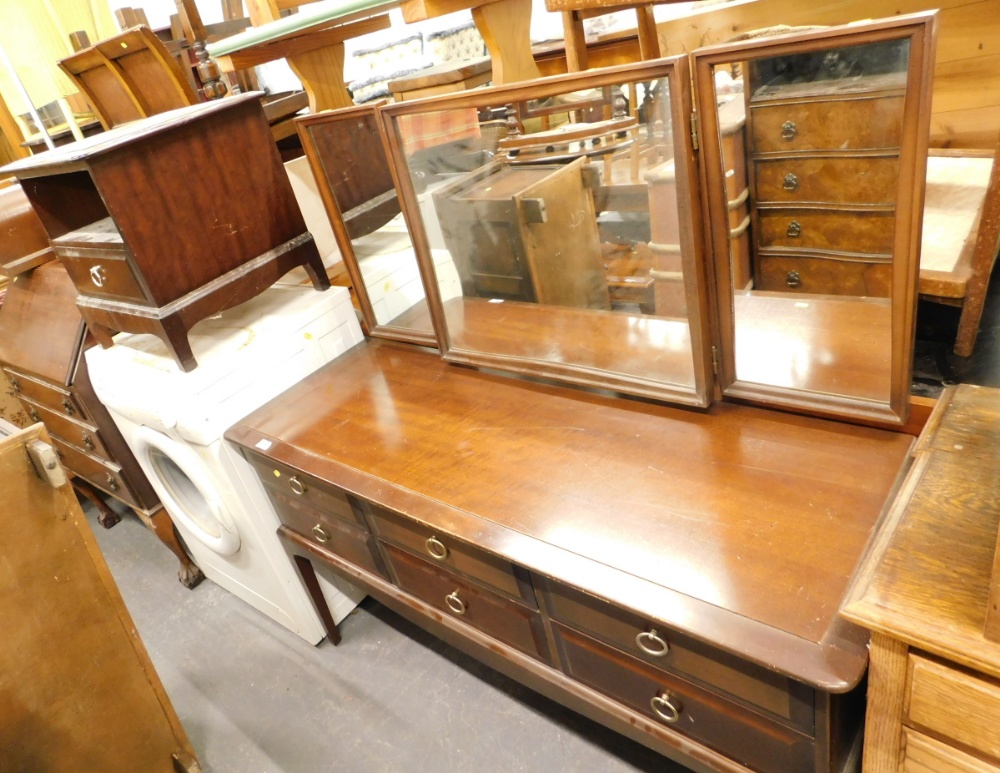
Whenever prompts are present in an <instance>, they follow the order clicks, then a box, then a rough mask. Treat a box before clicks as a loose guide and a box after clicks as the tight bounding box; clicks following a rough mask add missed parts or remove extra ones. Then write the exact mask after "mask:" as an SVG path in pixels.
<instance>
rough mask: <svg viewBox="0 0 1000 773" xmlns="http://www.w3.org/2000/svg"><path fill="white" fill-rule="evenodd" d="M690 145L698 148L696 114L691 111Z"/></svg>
mask: <svg viewBox="0 0 1000 773" xmlns="http://www.w3.org/2000/svg"><path fill="white" fill-rule="evenodd" d="M691 147H692V148H694V149H695V150H698V147H699V146H698V114H697V113H696V112H694V111H693V110H692V111H691Z"/></svg>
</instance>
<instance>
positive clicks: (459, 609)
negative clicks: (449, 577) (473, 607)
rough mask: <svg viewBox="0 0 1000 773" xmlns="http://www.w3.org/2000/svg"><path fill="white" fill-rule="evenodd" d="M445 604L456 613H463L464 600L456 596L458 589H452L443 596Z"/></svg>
mask: <svg viewBox="0 0 1000 773" xmlns="http://www.w3.org/2000/svg"><path fill="white" fill-rule="evenodd" d="M444 603H445V606H447V607H448V609H450V610H451V611H452V612H454V613H455V614H456V615H464V614H465V602H464V601H462V599H460V598H459V597H458V591H453V592H452V593H449V594H448V595H447V596H445V597H444Z"/></svg>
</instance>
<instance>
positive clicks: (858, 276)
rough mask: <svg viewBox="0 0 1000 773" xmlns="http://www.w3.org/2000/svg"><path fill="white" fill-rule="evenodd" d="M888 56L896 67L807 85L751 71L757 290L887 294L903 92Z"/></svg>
mask: <svg viewBox="0 0 1000 773" xmlns="http://www.w3.org/2000/svg"><path fill="white" fill-rule="evenodd" d="M880 45H881V48H883V49H884V48H885V45H884V44H880ZM858 48H859V49H865V48H866V47H865V46H860V47H858ZM869 48H870V46H869ZM890 53H891V52H890ZM881 55H882V56H883V57H885V56H886V55H887V53H886V52H885V51H882V52H881ZM891 55H892V56H894V57H895V58H896V59H897V60H900V61H901V64H900V66H901V69H900V70H899V71H890V72H883V73H878V74H871V75H866V74H863V73H861V74H857V75H846V76H842V77H833V76H831V77H828V78H819V79H817V80H810V79H804V80H798V79H796V78H794V77H791V76H789V75H787V73H786V74H783V75H776V74H775V72H774V70H775V69H780V68H777V67H775V66H774V64H773V62H769V61H764V62H763V63H756V64H755V65H753V66H751V73H750V77H749V80H748V84H747V85H748V97H747V102H746V105H747V111H746V116H747V118H746V131H747V141H748V150H749V158H748V174H749V185H750V189H749V192H750V202H751V206H752V217H753V224H754V227H753V228H752V232H753V234H754V245H753V248H754V254H755V256H756V260H755V265H754V278H755V287H756V288H757V289H759V290H765V291H767V290H770V291H781V292H802V293H813V294H817V293H818V294H833V295H857V296H875V297H888V296H889V295H890V292H891V283H892V254H893V229H894V225H895V223H894V218H893V215H894V209H895V201H896V200H897V190H896V186H897V181H898V178H899V147H900V136H901V133H902V124H903V101H904V86H905V66H903V64H905V57H904V58H901V57H900V56H899V54H898V52H896V53H892V54H891ZM857 56H858V58H859V59H860V60H864V54H863V53H862V54H857ZM782 64H783V66H785V67H789V68H790V67H792V65H793V64H794V63H792V64H790V63H787V62H786V63H782ZM841 64H843V63H842V62H841ZM768 65H771V66H770V67H769V66H768ZM858 66H859V67H861V66H862V65H858Z"/></svg>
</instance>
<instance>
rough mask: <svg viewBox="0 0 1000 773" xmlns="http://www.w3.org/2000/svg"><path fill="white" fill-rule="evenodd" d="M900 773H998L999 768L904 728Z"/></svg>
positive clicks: (999, 772) (999, 771)
mask: <svg viewBox="0 0 1000 773" xmlns="http://www.w3.org/2000/svg"><path fill="white" fill-rule="evenodd" d="M903 741H904V749H903V765H902V768H901V769H900V770H901V773H1000V767H996V766H995V765H990V764H989V763H988V762H984V761H983V760H981V759H978V758H977V757H973V756H972V755H969V754H966V753H965V752H960V751H959V750H958V749H953V748H952V747H950V746H946V745H945V744H943V743H940V742H938V741H935V740H934V739H933V738H928V737H927V736H925V735H921V734H920V733H918V732H916V731H915V730H911V729H910V728H908V727H904V728H903Z"/></svg>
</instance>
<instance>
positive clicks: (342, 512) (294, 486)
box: [249, 454, 368, 529]
mask: <svg viewBox="0 0 1000 773" xmlns="http://www.w3.org/2000/svg"><path fill="white" fill-rule="evenodd" d="M249 460H250V464H251V465H252V466H253V467H254V469H255V470H256V471H257V475H258V476H259V477H260V479H261V481H262V482H263V483H264V485H265V487H267V488H268V489H269V490H273V491H277V492H279V493H281V494H284V495H286V496H287V497H289V498H291V499H296V500H301V501H302V502H304V503H305V504H307V505H309V506H310V507H314V508H316V509H317V510H322V511H323V512H324V513H326V514H327V515H331V516H333V517H335V518H339V519H341V520H342V521H346V522H348V523H351V524H354V525H355V526H361V527H363V528H365V529H367V528H368V526H367V524H366V523H365V517H364V513H363V510H362V505H361V502H360V501H359V500H357V499H355V498H354V497H352V496H350V495H349V494H348V493H347V492H345V491H342V490H341V489H339V488H337V487H336V486H331V485H330V484H328V483H324V482H322V481H319V480H317V479H316V478H313V477H312V476H310V475H306V474H305V473H302V472H299V471H298V470H295V469H292V468H291V467H288V466H286V465H284V464H278V463H277V462H275V461H272V460H271V459H268V458H266V457H263V456H257V455H256V454H250V455H249Z"/></svg>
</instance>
